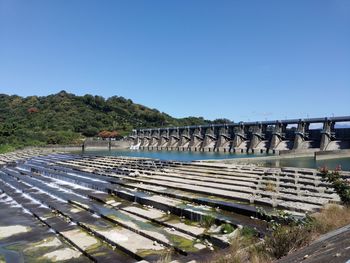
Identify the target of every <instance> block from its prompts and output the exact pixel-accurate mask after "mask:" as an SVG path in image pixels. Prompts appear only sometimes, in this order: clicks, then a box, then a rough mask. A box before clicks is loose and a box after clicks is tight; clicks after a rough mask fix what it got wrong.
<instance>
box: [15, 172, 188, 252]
mask: <svg viewBox="0 0 350 263" xmlns="http://www.w3.org/2000/svg"><path fill="white" fill-rule="evenodd" d="M35 177H36V179H37V180H41V179H44V178H41V177H38V176H35ZM17 178H19V179H21V180H25V181H26V182H29V183H31V184H32V186H36V187H45V188H46V190H47V191H49V192H50V193H51V194H54V195H57V196H58V197H59V198H66V199H65V200H66V201H69V202H71V203H73V204H76V205H79V206H80V207H82V208H84V209H86V210H88V211H90V212H92V213H96V214H97V215H99V216H101V217H102V218H104V219H107V220H109V221H112V222H113V223H117V224H118V225H120V226H122V227H124V228H127V229H129V230H131V231H133V232H135V233H137V234H141V235H142V236H144V237H146V238H149V239H151V240H154V241H157V242H158V243H160V244H163V245H166V246H168V247H173V248H174V249H175V250H176V251H178V252H180V253H182V254H187V253H186V251H185V250H184V249H183V248H182V247H181V245H182V244H185V243H186V244H188V241H191V240H192V237H189V236H187V235H186V234H184V233H179V232H178V231H171V230H165V229H163V228H162V227H161V226H155V225H154V224H152V223H151V222H149V221H148V220H146V219H143V218H140V217H137V216H135V215H132V214H129V213H127V212H120V211H116V210H114V209H113V208H111V207H108V206H101V205H99V204H98V203H96V202H95V201H89V200H86V199H84V198H81V197H79V196H75V195H74V194H70V193H64V195H62V194H60V193H59V191H58V190H56V188H55V186H54V185H52V183H53V182H52V181H51V180H47V179H45V180H44V181H45V183H46V184H42V185H40V184H39V185H38V184H37V183H35V182H34V181H33V180H32V181H31V180H30V179H29V178H27V177H22V176H20V175H17ZM58 209H59V210H60V211H65V213H67V214H69V211H67V210H66V209H64V208H63V207H60V208H58ZM85 217H87V215H85ZM179 246H180V247H179ZM191 247H192V246H191ZM186 248H188V245H187V246H186ZM192 251H193V249H192Z"/></svg>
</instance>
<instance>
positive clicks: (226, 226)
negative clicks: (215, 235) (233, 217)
mask: <svg viewBox="0 0 350 263" xmlns="http://www.w3.org/2000/svg"><path fill="white" fill-rule="evenodd" d="M234 230H235V228H234V227H233V226H232V225H231V224H227V223H226V224H223V225H222V226H221V233H223V234H229V233H232V232H233V231H234Z"/></svg>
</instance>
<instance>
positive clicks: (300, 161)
mask: <svg viewBox="0 0 350 263" xmlns="http://www.w3.org/2000/svg"><path fill="white" fill-rule="evenodd" d="M85 154H88V155H103V156H106V155H110V156H130V157H145V158H154V159H160V160H173V161H182V162H190V161H195V160H209V159H236V158H242V159H243V160H244V158H251V157H266V156H269V155H267V154H235V153H218V152H187V151H184V152H180V151H142V150H123V151H120V150H119V151H106V150H102V151H86V152H85ZM271 156H274V155H271ZM257 161H258V163H259V164H260V165H263V166H267V167H281V166H282V167H304V168H316V169H317V168H320V167H322V166H327V167H328V168H329V169H335V168H336V167H337V166H338V165H340V166H341V167H342V169H343V170H345V171H350V158H349V157H348V158H338V159H330V160H320V161H315V160H314V158H313V157H300V158H291V159H281V160H258V159H257ZM249 162H250V163H254V162H255V161H253V160H249Z"/></svg>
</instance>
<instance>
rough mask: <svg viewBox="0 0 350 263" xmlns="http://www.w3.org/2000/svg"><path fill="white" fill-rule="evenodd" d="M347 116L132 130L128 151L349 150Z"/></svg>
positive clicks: (251, 151)
mask: <svg viewBox="0 0 350 263" xmlns="http://www.w3.org/2000/svg"><path fill="white" fill-rule="evenodd" d="M344 122H350V116H342V117H329V118H309V119H290V120H276V121H260V122H239V123H227V124H211V125H201V126H186V127H168V128H157V129H135V130H133V132H132V134H131V135H130V136H129V138H130V139H131V140H132V145H131V149H144V150H176V151H206V152H232V153H281V152H293V151H306V152H307V151H336V150H343V149H350V127H349V126H347V125H344Z"/></svg>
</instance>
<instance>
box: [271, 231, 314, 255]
mask: <svg viewBox="0 0 350 263" xmlns="http://www.w3.org/2000/svg"><path fill="white" fill-rule="evenodd" d="M310 232H311V231H310V229H309V228H307V227H305V226H302V225H295V226H284V225H280V226H278V227H277V228H276V229H275V230H274V231H273V232H272V233H271V235H270V236H268V237H266V238H265V247H266V251H268V252H269V253H270V254H271V255H272V256H274V257H275V258H281V257H283V256H285V255H287V254H288V252H289V251H291V250H295V249H297V248H300V247H302V246H304V245H306V244H307V243H308V242H309V241H310V240H311V237H312V235H310Z"/></svg>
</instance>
